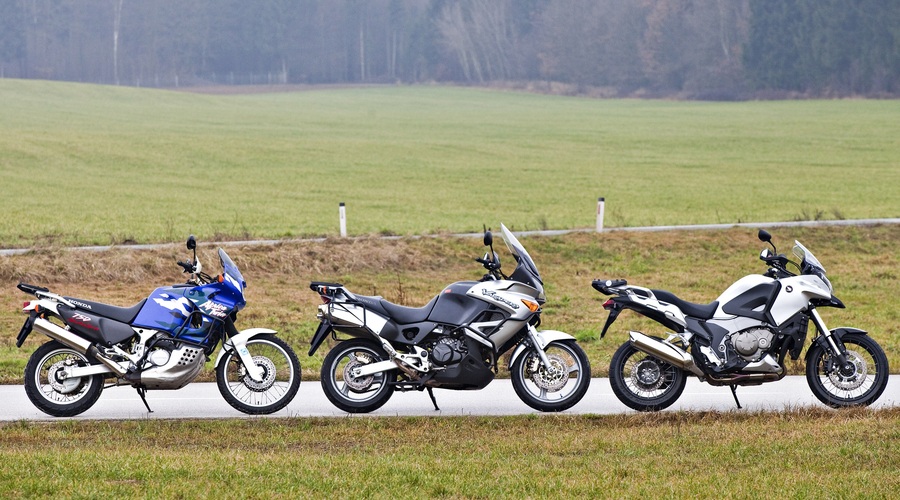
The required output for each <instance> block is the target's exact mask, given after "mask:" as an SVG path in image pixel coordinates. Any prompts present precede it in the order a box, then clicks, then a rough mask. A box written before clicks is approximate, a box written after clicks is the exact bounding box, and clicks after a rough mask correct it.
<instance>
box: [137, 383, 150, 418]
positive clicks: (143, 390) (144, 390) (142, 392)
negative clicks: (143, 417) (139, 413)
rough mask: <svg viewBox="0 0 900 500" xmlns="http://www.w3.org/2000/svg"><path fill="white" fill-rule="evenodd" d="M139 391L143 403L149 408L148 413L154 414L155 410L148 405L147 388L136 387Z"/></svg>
mask: <svg viewBox="0 0 900 500" xmlns="http://www.w3.org/2000/svg"><path fill="white" fill-rule="evenodd" d="M135 389H137V393H138V396H140V397H141V401H143V402H144V406H146V407H147V413H153V410H151V409H150V405H149V404H147V388H146V387H135Z"/></svg>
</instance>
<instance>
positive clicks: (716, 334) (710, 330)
mask: <svg viewBox="0 0 900 500" xmlns="http://www.w3.org/2000/svg"><path fill="white" fill-rule="evenodd" d="M685 319H686V321H685V322H686V323H687V328H688V330H690V331H691V332H692V333H695V334H697V335H699V336H701V337H703V338H704V339H706V340H707V342H708V345H710V346H718V345H720V344H721V343H722V340H723V339H724V338H725V336H726V335H728V330H726V329H724V328H722V327H721V326H719V325H715V324H712V323H707V322H706V321H703V320H698V319H695V318H692V317H690V316H688V317H687V318H685Z"/></svg>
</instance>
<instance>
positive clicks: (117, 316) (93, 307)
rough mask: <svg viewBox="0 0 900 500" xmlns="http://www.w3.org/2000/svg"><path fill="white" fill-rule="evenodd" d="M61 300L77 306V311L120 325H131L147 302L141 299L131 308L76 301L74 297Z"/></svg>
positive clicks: (89, 301)
mask: <svg viewBox="0 0 900 500" xmlns="http://www.w3.org/2000/svg"><path fill="white" fill-rule="evenodd" d="M63 298H64V299H67V300H69V301H71V302H72V303H74V304H75V305H76V306H78V309H82V310H85V311H89V312H90V313H92V314H99V315H100V316H106V317H107V318H110V319H114V320H116V321H119V322H121V323H131V322H132V321H134V318H135V317H137V315H138V312H140V310H141V307H144V302H147V299H143V300H141V301H140V302H138V303H137V304H135V305H133V306H131V307H118V306H111V305H109V304H102V303H100V302H94V301H92V300H84V299H76V298H74V297H63Z"/></svg>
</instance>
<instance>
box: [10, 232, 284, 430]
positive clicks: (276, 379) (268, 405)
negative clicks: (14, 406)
mask: <svg viewBox="0 0 900 500" xmlns="http://www.w3.org/2000/svg"><path fill="white" fill-rule="evenodd" d="M196 247H197V242H196V240H195V239H194V237H193V236H191V237H190V238H188V240H187V248H188V250H192V251H193V252H194V255H193V259H192V260H191V262H178V265H180V266H181V267H182V268H183V269H184V272H185V273H190V274H191V276H190V279H189V280H188V282H187V283H186V284H179V285H173V286H167V287H161V288H157V289H156V290H154V291H153V293H152V294H151V295H150V297H148V298H146V299H144V300H141V301H140V302H138V303H137V304H135V305H133V306H131V307H116V306H112V305H108V304H101V303H99V302H92V301H89V300H83V299H76V298H73V297H63V296H60V295H57V294H55V293H52V292H50V290H48V289H47V288H43V287H39V286H34V285H28V284H25V283H20V284H19V285H18V288H19V289H20V290H22V291H23V292H26V293H28V294H31V295H34V296H35V297H36V298H37V300H32V301H29V302H26V303H25V305H24V308H23V312H25V313H26V314H28V319H26V320H25V324H24V325H23V326H22V329H21V331H20V332H19V335H18V337H17V339H16V347H21V346H22V343H23V342H24V341H25V339H26V338H27V337H28V335H29V334H30V333H31V332H32V331H34V332H37V333H41V334H43V335H46V336H48V337H50V338H51V339H52V340H51V341H50V342H47V343H45V344H43V345H42V346H40V347H39V348H38V349H37V350H36V351H35V352H34V353H33V354H32V355H31V358H30V359H29V361H28V364H27V365H26V367H25V392H26V393H27V394H28V398H29V399H30V400H31V402H32V403H34V405H35V406H36V407H38V409H40V410H41V411H43V412H44V413H47V414H49V415H53V416H56V417H71V416H73V415H78V414H80V413H82V412H84V411H86V410H87V409H89V408H90V407H91V406H93V404H94V403H96V402H97V399H98V398H99V397H100V393H101V392H102V390H103V388H104V385H105V384H107V379H109V380H110V382H109V384H108V385H107V386H112V385H131V386H133V387H134V388H135V389H137V391H138V394H139V395H140V397H141V400H142V401H143V402H144V405H145V406H146V407H147V411H151V410H150V406H149V404H147V399H146V392H147V390H158V389H159V390H164V389H168V390H171V389H180V388H182V387H184V386H185V385H187V384H189V383H190V382H192V381H193V380H194V379H195V378H196V377H197V375H199V374H200V372H201V370H202V368H203V365H204V363H205V362H206V361H208V360H209V359H210V358H209V356H210V355H211V354H213V351H214V349H215V348H216V346H217V345H219V343H220V342H221V343H222V347H221V349H220V350H219V352H218V355H217V356H216V360H215V369H216V381H217V385H218V387H219V391H220V392H221V393H222V396H223V397H224V398H225V400H226V401H227V402H228V403H229V404H230V405H231V406H233V407H234V408H236V409H237V410H240V411H242V412H244V413H248V414H268V413H272V412H275V411H278V410H280V409H282V408H284V407H285V406H286V405H287V404H288V403H289V402H290V401H291V399H293V397H294V395H295V394H296V393H297V389H298V388H299V385H300V363H299V361H298V360H297V356H296V354H294V351H293V350H292V349H291V347H290V346H289V345H288V344H286V343H285V342H284V341H283V340H281V339H280V338H278V337H276V336H275V332H274V331H273V330H267V329H264V328H251V329H249V330H244V331H240V332H239V331H238V330H237V328H236V327H235V326H234V321H235V319H236V318H237V313H238V311H240V310H241V309H242V308H243V307H244V306H245V305H246V303H247V302H246V300H245V299H244V288H245V287H246V282H245V281H244V278H243V276H242V275H241V272H240V271H239V270H238V268H237V266H236V265H235V263H234V261H232V260H231V258H230V257H228V254H227V253H225V251H224V250H222V249H219V259H220V260H221V263H222V268H223V271H222V274H220V275H218V276H209V275H207V274H205V273H204V272H203V266H202V265H201V263H200V261H199V260H197V250H196Z"/></svg>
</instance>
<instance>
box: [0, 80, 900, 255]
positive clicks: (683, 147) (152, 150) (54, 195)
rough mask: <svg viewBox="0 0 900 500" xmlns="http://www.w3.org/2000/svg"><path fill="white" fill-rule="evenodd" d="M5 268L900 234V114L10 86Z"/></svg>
mask: <svg viewBox="0 0 900 500" xmlns="http://www.w3.org/2000/svg"><path fill="white" fill-rule="evenodd" d="M0 102H3V112H2V113H0V186H2V188H0V189H2V196H0V211H2V213H3V217H2V218H0V247H27V246H32V245H41V246H44V245H47V244H63V245H68V244H105V243H124V242H139V243H145V242H161V241H162V242H168V241H180V240H181V239H182V238H183V237H184V235H186V234H188V233H194V234H196V235H197V236H198V237H200V238H201V239H205V240H209V239H211V238H251V237H252V238H282V237H297V236H309V235H334V234H337V231H338V210H337V206H338V202H341V201H343V202H346V203H347V211H348V227H349V231H350V233H351V234H356V235H359V234H374V233H388V234H422V233H435V232H445V231H449V232H470V231H478V230H480V229H481V227H482V224H489V225H490V224H496V221H498V220H503V221H504V222H506V224H507V225H509V226H510V227H512V228H514V229H518V230H524V229H542V228H573V227H592V226H593V225H594V223H595V215H594V213H595V207H596V200H597V197H598V196H604V197H605V198H606V200H607V209H606V221H605V223H606V225H607V226H608V227H616V226H618V227H621V226H639V225H657V224H691V223H730V222H739V221H744V222H747V221H784V220H794V219H810V218H825V219H835V218H838V219H840V218H869V217H897V216H900V197H898V196H897V188H898V186H900V142H898V141H900V139H898V138H900V121H898V120H897V117H898V116H900V101H895V100H886V101H867V100H841V101H780V102H742V103H711V102H670V101H638V100H591V99H582V98H572V97H558V96H545V95H533V94H525V93H516V92H501V91H489V90H479V89H468V88H448V87H380V88H361V89H333V90H324V89H323V90H316V91H308V92H295V93H270V94H253V95H199V94H192V93H182V92H169V91H160V90H147V89H135V88H118V87H109V86H94V85H82V84H72V83H57V82H41V81H25V80H2V79H0Z"/></svg>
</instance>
